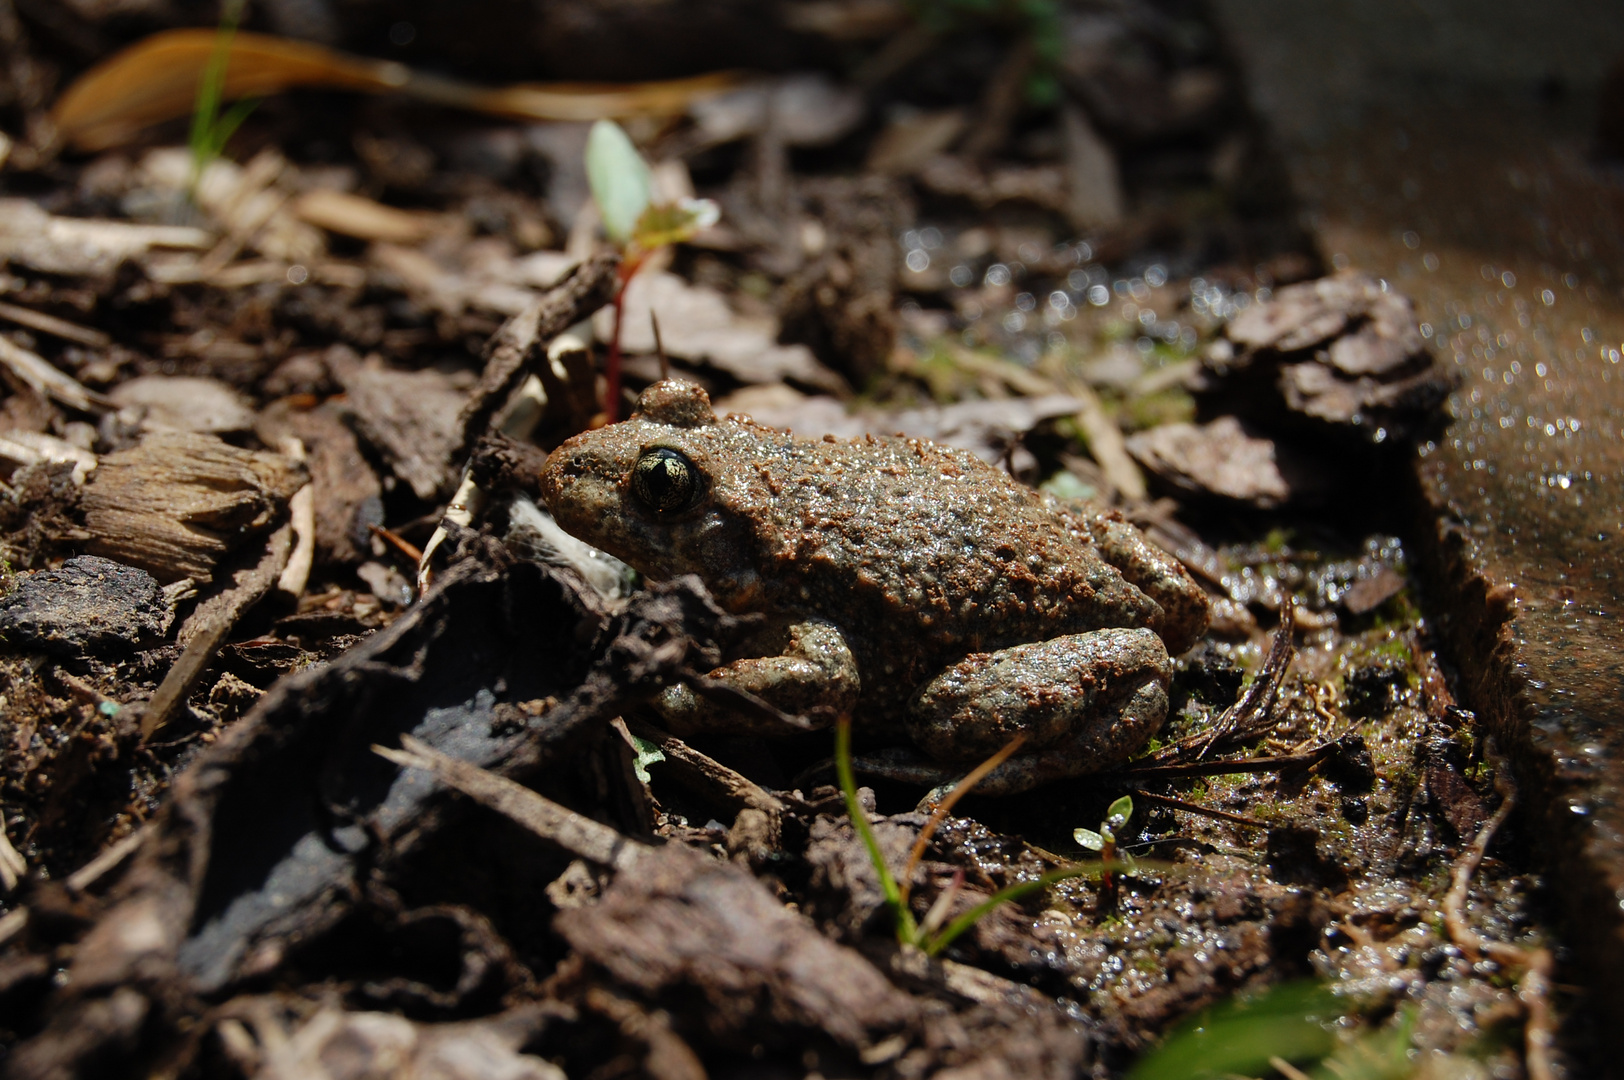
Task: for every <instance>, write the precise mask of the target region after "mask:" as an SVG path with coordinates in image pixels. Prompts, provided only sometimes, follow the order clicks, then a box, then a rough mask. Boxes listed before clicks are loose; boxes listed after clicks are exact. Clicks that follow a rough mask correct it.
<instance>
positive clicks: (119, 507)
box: [80, 431, 307, 584]
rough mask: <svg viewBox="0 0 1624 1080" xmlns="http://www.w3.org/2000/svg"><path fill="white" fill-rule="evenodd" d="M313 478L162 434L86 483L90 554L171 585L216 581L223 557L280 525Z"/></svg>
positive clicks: (229, 449)
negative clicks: (295, 495)
mask: <svg viewBox="0 0 1624 1080" xmlns="http://www.w3.org/2000/svg"><path fill="white" fill-rule="evenodd" d="M306 479H307V477H306V474H305V471H304V469H303V468H301V467H300V466H299V465H298V464H297V463H295V462H292V461H289V460H288V459H287V458H285V457H283V456H282V455H281V454H273V453H269V452H267V451H256V450H241V449H239V448H237V447H235V446H231V445H229V444H227V443H224V442H222V441H220V440H219V439H216V438H214V437H213V436H210V435H197V434H193V433H190V432H179V431H172V432H153V433H151V434H149V435H147V436H146V437H145V438H144V439H142V440H141V443H140V445H138V446H136V447H133V448H132V449H129V450H120V451H118V452H117V453H113V454H109V455H107V456H106V457H104V458H103V459H102V461H101V465H100V466H99V467H98V468H97V469H96V471H95V472H94V473H92V474H91V475H90V478H89V480H88V481H87V482H86V483H85V490H84V494H83V495H82V496H81V497H80V506H81V508H82V509H83V511H84V517H85V528H86V530H87V531H88V532H89V533H90V539H89V540H88V541H87V542H86V544H85V549H86V550H87V551H89V552H90V553H91V554H93V555H100V556H102V557H104V558H108V559H112V560H114V561H115V562H122V563H128V564H129V565H131V566H139V567H141V568H142V569H144V570H146V571H148V572H149V573H151V574H152V575H153V576H154V577H156V578H157V579H158V580H159V581H160V582H164V583H166V584H167V583H168V582H171V581H178V580H179V579H181V578H186V577H189V578H192V579H193V580H195V581H199V582H207V581H210V580H212V579H213V573H214V566H215V563H217V562H218V561H219V560H220V558H221V556H223V555H225V554H226V553H227V552H228V551H230V550H232V549H233V548H235V547H236V546H237V545H238V544H240V543H241V542H242V541H243V540H245V539H247V538H248V537H250V536H253V535H255V534H258V533H262V532H264V531H265V530H266V529H268V528H270V527H271V526H272V525H273V524H274V523H275V522H276V520H277V518H278V516H279V515H281V513H282V512H283V510H284V509H285V508H286V507H287V502H288V500H289V499H290V498H292V497H293V493H294V492H296V491H298V490H299V488H300V487H302V486H303V485H304V484H305V482H306Z"/></svg>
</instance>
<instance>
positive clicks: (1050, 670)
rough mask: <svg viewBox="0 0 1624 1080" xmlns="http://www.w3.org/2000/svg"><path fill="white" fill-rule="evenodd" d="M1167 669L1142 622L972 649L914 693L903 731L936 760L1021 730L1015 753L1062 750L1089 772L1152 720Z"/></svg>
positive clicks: (969, 752) (1105, 764)
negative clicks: (1022, 737) (996, 647)
mask: <svg viewBox="0 0 1624 1080" xmlns="http://www.w3.org/2000/svg"><path fill="white" fill-rule="evenodd" d="M1172 674H1173V664H1172V661H1171V660H1170V659H1168V655H1167V649H1166V648H1165V647H1164V646H1163V644H1162V640H1161V638H1159V637H1158V636H1157V635H1156V634H1155V632H1154V631H1151V630H1147V629H1144V628H1136V629H1110V630H1095V631H1092V632H1091V633H1086V634H1069V635H1067V636H1065V637H1058V638H1053V639H1051V640H1049V641H1040V642H1035V643H1033V644H1029V645H1015V646H1012V647H1010V648H1008V649H1000V650H999V651H997V652H990V653H976V654H974V655H972V656H968V657H966V658H965V659H963V660H961V661H960V662H959V663H957V664H955V665H953V666H952V667H950V668H948V669H947V670H946V671H944V672H942V673H941V674H940V675H938V676H937V677H936V678H934V679H932V680H931V681H930V682H929V683H927V684H926V685H925V687H924V689H923V690H921V691H920V692H919V693H918V694H917V695H916V696H915V697H914V700H913V702H912V703H911V705H910V706H909V709H908V718H907V723H908V731H909V734H910V735H911V736H912V737H913V740H914V743H915V745H917V746H918V747H919V748H920V749H921V750H923V751H925V752H926V753H927V754H930V755H931V756H932V757H934V758H936V759H937V760H938V761H943V762H955V763H957V762H965V763H973V762H975V761H977V760H980V759H983V758H987V757H990V756H991V755H992V754H993V753H994V752H996V751H998V750H999V749H1001V748H1003V747H1004V746H1005V745H1007V744H1008V743H1009V741H1010V740H1011V739H1013V738H1014V737H1015V736H1016V735H1018V734H1024V735H1025V736H1026V743H1025V744H1024V745H1023V746H1022V748H1021V756H1022V757H1029V756H1032V755H1037V756H1041V757H1045V758H1053V757H1061V758H1064V759H1066V767H1067V771H1068V772H1069V773H1070V774H1072V775H1076V774H1078V773H1083V772H1092V771H1097V770H1099V769H1104V768H1109V767H1110V766H1112V765H1114V764H1117V763H1119V762H1121V761H1123V760H1125V759H1126V758H1128V757H1129V756H1130V755H1132V754H1133V753H1134V752H1135V751H1136V750H1138V749H1139V748H1140V747H1142V746H1144V745H1145V743H1146V742H1147V741H1148V740H1149V739H1150V737H1151V736H1152V735H1154V734H1155V733H1156V731H1157V730H1158V729H1159V728H1160V727H1161V726H1162V721H1163V720H1164V719H1166V717H1167V685H1168V682H1169V681H1170V680H1171V678H1172Z"/></svg>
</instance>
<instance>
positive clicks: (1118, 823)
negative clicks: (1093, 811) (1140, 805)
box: [1105, 795, 1133, 829]
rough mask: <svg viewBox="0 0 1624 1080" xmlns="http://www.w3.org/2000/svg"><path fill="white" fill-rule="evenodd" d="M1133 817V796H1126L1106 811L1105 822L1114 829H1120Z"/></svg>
mask: <svg viewBox="0 0 1624 1080" xmlns="http://www.w3.org/2000/svg"><path fill="white" fill-rule="evenodd" d="M1131 817H1133V796H1132V795H1124V796H1122V798H1120V799H1118V800H1117V801H1116V802H1114V803H1112V804H1111V806H1110V809H1108V810H1106V811H1105V822H1106V824H1107V825H1109V826H1110V827H1111V828H1112V829H1120V828H1122V826H1124V825H1126V824H1127V823H1128V819H1129V818H1131Z"/></svg>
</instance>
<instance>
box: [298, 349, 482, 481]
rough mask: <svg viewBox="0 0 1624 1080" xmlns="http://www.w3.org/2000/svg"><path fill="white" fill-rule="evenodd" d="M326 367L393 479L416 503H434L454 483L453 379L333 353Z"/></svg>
mask: <svg viewBox="0 0 1624 1080" xmlns="http://www.w3.org/2000/svg"><path fill="white" fill-rule="evenodd" d="M327 366H328V368H329V369H330V370H331V371H332V373H333V378H334V379H335V380H336V381H337V382H338V384H339V385H340V386H342V387H343V388H344V391H345V393H347V394H348V395H349V405H350V408H351V409H352V410H353V411H354V414H355V424H356V427H358V428H359V429H360V431H361V434H362V435H364V436H366V440H367V441H368V442H369V443H371V444H372V445H373V446H374V447H376V448H377V450H378V452H379V453H381V454H382V455H383V456H384V458H385V459H387V460H388V462H389V464H390V467H391V468H393V469H394V472H395V475H396V476H398V477H399V478H400V479H402V480H404V481H405V482H406V483H407V484H408V485H409V486H410V487H411V489H412V491H413V492H415V493H416V494H417V497H418V498H420V499H423V500H424V501H426V502H432V501H434V500H435V499H436V498H438V497H439V495H440V493H441V491H442V490H444V489H446V488H448V487H449V486H450V484H451V482H452V481H453V480H454V479H455V476H454V473H453V466H452V464H451V461H452V458H453V457H454V456H455V450H456V448H457V445H458V439H459V432H460V429H459V427H458V423H457V413H458V411H459V410H460V409H461V407H462V402H463V395H462V394H461V393H460V392H459V391H458V390H457V389H456V388H455V387H453V386H452V385H451V380H450V379H449V378H448V377H447V376H446V375H445V374H443V373H442V372H439V371H436V370H434V369H433V368H425V369H424V370H422V371H400V370H396V369H393V368H387V367H384V366H383V365H382V364H381V363H377V362H373V361H362V360H359V359H357V358H356V357H355V355H354V354H353V353H349V352H345V353H340V352H338V351H337V350H334V351H332V352H331V353H329V355H328V357H327Z"/></svg>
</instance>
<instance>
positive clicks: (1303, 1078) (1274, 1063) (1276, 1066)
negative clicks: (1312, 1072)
mask: <svg viewBox="0 0 1624 1080" xmlns="http://www.w3.org/2000/svg"><path fill="white" fill-rule="evenodd" d="M1269 1067H1270V1068H1272V1069H1273V1070H1274V1071H1275V1072H1277V1073H1279V1074H1280V1075H1281V1076H1284V1077H1285V1078H1286V1080H1309V1076H1308V1074H1307V1073H1305V1072H1303V1071H1302V1070H1301V1069H1299V1068H1298V1067H1297V1066H1295V1065H1293V1064H1292V1063H1291V1062H1289V1061H1287V1060H1286V1059H1285V1058H1283V1057H1281V1056H1280V1055H1278V1054H1271V1055H1270V1056H1269Z"/></svg>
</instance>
